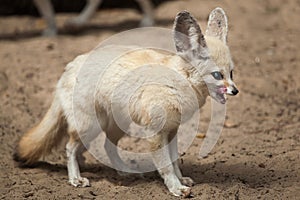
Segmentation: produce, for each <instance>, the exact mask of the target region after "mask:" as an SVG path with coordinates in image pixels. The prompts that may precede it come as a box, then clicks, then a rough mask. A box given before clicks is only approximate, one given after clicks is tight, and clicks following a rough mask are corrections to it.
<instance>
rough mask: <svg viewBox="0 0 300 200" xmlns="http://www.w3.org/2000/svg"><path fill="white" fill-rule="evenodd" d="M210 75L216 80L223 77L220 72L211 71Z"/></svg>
mask: <svg viewBox="0 0 300 200" xmlns="http://www.w3.org/2000/svg"><path fill="white" fill-rule="evenodd" d="M211 75H212V76H213V77H214V78H215V79H216V80H222V79H223V75H222V74H221V72H212V73H211Z"/></svg>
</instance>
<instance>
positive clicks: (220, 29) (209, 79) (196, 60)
mask: <svg viewBox="0 0 300 200" xmlns="http://www.w3.org/2000/svg"><path fill="white" fill-rule="evenodd" d="M173 31H174V42H175V46H176V50H177V54H178V55H179V56H181V57H183V58H184V59H185V60H187V61H188V62H189V63H190V64H191V65H192V66H194V67H195V68H196V69H197V71H198V72H199V74H200V76H201V77H198V78H201V80H202V82H204V84H205V85H206V86H207V87H206V89H208V91H209V92H208V93H209V94H210V96H211V97H212V98H213V99H215V100H216V101H217V102H219V103H222V104H224V103H225V102H226V94H228V95H236V94H237V93H238V92H239V91H238V89H237V88H236V86H235V83H234V82H233V68H234V65H233V62H232V59H231V55H230V51H229V48H228V46H227V32H228V22H227V16H226V14H225V12H224V10H223V9H222V8H216V9H214V10H213V11H212V12H211V13H210V15H209V20H208V25H207V30H206V35H205V36H204V35H203V34H202V31H201V28H200V26H199V25H198V23H197V21H196V20H195V18H194V17H193V16H192V15H191V14H190V13H189V12H187V11H182V12H180V13H178V14H177V16H176V19H175V23H174V29H173ZM201 89H202V90H203V88H201Z"/></svg>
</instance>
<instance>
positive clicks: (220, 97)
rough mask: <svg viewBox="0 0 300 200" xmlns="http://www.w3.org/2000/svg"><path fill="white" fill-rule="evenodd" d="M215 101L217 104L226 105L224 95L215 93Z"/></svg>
mask: <svg viewBox="0 0 300 200" xmlns="http://www.w3.org/2000/svg"><path fill="white" fill-rule="evenodd" d="M216 99H217V101H218V102H220V103H221V104H225V103H226V97H225V94H224V93H219V92H217V93H216Z"/></svg>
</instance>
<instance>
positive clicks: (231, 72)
mask: <svg viewBox="0 0 300 200" xmlns="http://www.w3.org/2000/svg"><path fill="white" fill-rule="evenodd" d="M230 78H231V80H233V70H231V71H230Z"/></svg>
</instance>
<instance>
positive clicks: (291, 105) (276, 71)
mask: <svg viewBox="0 0 300 200" xmlns="http://www.w3.org/2000/svg"><path fill="white" fill-rule="evenodd" d="M217 6H220V7H222V8H224V10H225V11H226V12H227V15H228V17H229V24H230V25H229V29H230V30H229V46H230V49H231V52H232V56H233V60H234V63H235V74H234V80H235V83H236V84H237V86H238V88H239V90H240V93H239V94H238V95H237V96H236V97H230V98H229V101H228V103H227V121H226V124H225V125H226V126H225V128H224V129H223V132H222V135H221V137H220V139H219V141H218V143H217V145H216V146H215V147H214V149H213V151H212V152H211V154H210V155H209V156H208V157H207V158H205V159H198V153H199V149H200V146H201V142H202V141H203V139H201V138H195V139H194V142H193V144H192V145H191V147H190V148H189V150H188V151H187V152H186V154H185V155H183V156H182V157H181V161H182V162H181V169H182V172H183V174H184V175H185V176H190V177H192V178H193V179H194V181H195V182H196V184H195V186H193V188H192V192H193V194H194V199H235V200H238V199H299V196H300V99H299V97H300V68H299V67H300V66H299V64H300V57H299V55H300V40H299V35H300V26H299V20H300V15H299V13H300V1H299V0H286V1H281V0H272V1H271V0H251V1H236V0H224V1H217V0H209V1H208V0H182V1H168V2H165V3H162V4H160V5H159V6H158V7H157V8H156V10H155V17H156V20H157V26H160V27H168V28H171V27H172V23H173V19H174V17H175V15H176V13H177V12H179V11H181V10H189V11H190V12H191V13H193V15H194V16H195V17H196V18H197V19H198V20H199V23H200V25H201V27H202V29H203V30H204V29H205V27H206V21H207V17H208V14H209V12H210V11H211V10H212V9H213V8H215V7H217ZM75 15H76V14H75V13H74V14H61V13H60V14H58V15H57V17H56V19H57V21H58V25H59V27H60V31H61V33H63V34H60V35H59V36H58V37H56V38H44V37H41V36H40V35H39V34H40V33H41V31H42V30H43V28H44V27H45V23H44V22H43V20H41V19H39V18H34V17H29V16H22V17H19V16H9V17H1V18H0V60H1V62H0V108H1V109H0V181H1V184H0V198H1V199H157V200H158V199H179V198H178V197H174V196H172V195H171V194H170V193H169V192H168V190H167V188H166V187H165V186H164V183H163V181H162V179H161V178H160V177H159V176H158V174H157V172H151V173H147V174H145V175H144V177H143V178H141V177H139V176H135V175H132V176H129V177H122V176H119V175H118V174H117V173H116V172H115V170H113V169H111V168H109V167H106V166H104V165H102V164H101V163H97V162H95V160H93V159H92V158H91V156H90V155H86V157H87V158H88V159H87V164H86V166H85V167H83V169H82V175H83V176H84V177H87V178H88V179H89V180H90V182H91V185H92V186H91V187H87V188H75V187H73V186H71V185H69V184H68V182H67V181H68V176H67V169H66V156H65V151H64V146H63V145H62V146H61V147H60V148H58V149H57V150H55V151H53V153H52V154H51V155H49V156H47V157H45V158H43V159H42V160H41V162H39V163H38V164H37V165H36V166H35V167H33V168H19V167H18V166H17V165H16V163H15V162H14V161H13V159H12V154H13V152H14V149H15V146H16V144H17V142H18V140H19V138H20V137H21V135H22V134H24V132H26V130H28V129H29V128H31V127H32V126H34V124H36V123H38V122H39V121H40V120H41V118H42V117H43V115H44V114H45V113H46V111H47V109H48V107H49V105H50V103H51V101H52V93H53V91H54V88H55V85H56V83H57V80H58V79H59V77H60V75H61V74H62V72H63V71H64V67H65V65H66V64H67V63H68V62H70V61H72V59H74V58H75V57H76V56H77V55H79V54H82V53H85V52H87V51H89V50H91V49H93V48H94V47H95V46H97V44H98V43H100V42H101V41H103V40H104V39H106V38H108V37H110V36H111V35H113V34H116V33H118V32H121V31H125V30H128V29H131V28H135V27H136V26H137V25H138V23H139V20H140V19H141V16H140V14H139V12H137V11H136V10H134V9H117V8H115V9H100V10H99V11H98V12H97V14H96V16H95V17H94V18H93V19H92V20H91V21H90V23H89V25H88V26H87V27H86V28H85V29H84V30H83V31H82V32H80V33H77V34H76V35H74V34H66V33H65V31H64V29H63V28H62V25H63V23H64V21H65V20H66V19H68V18H70V17H73V16H75ZM209 101H210V100H209V99H208V104H207V105H206V106H205V107H204V108H203V109H202V111H203V113H201V116H202V115H203V117H202V120H201V128H200V129H201V131H202V132H204V133H205V131H206V130H205V129H206V127H207V124H208V123H209V121H210V117H209V110H210V107H209ZM188 131H189V130H187V132H188ZM124 140H125V141H126V138H125V139H124ZM126 145H127V146H128V147H132V146H137V145H138V144H134V141H133V142H126Z"/></svg>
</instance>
